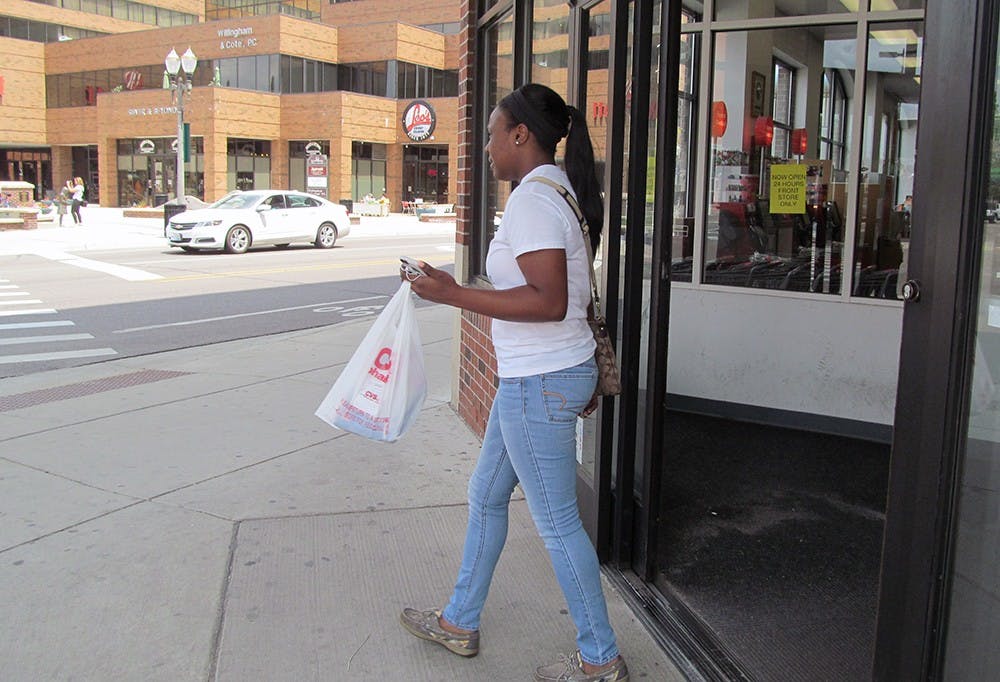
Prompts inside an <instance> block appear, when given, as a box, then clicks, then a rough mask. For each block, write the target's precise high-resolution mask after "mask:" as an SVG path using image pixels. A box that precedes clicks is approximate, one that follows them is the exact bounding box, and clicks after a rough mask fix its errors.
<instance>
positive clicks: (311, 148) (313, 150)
mask: <svg viewBox="0 0 1000 682" xmlns="http://www.w3.org/2000/svg"><path fill="white" fill-rule="evenodd" d="M322 153H323V145H321V144H320V143H319V142H310V143H309V144H307V145H306V154H307V155H308V156H312V155H314V154H322Z"/></svg>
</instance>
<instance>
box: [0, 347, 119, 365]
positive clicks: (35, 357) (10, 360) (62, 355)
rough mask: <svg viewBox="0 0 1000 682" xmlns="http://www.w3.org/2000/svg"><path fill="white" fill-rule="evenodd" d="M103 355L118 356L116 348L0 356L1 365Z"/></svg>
mask: <svg viewBox="0 0 1000 682" xmlns="http://www.w3.org/2000/svg"><path fill="white" fill-rule="evenodd" d="M101 355H118V351H116V350H115V349H114V348H91V349H90V350H68V351H59V352H55V353H27V354H25V355H0V365H12V364H14V363H16V362H45V361H46V360H69V359H73V358H93V357H98V356H101Z"/></svg>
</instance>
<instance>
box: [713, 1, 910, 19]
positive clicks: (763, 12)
mask: <svg viewBox="0 0 1000 682" xmlns="http://www.w3.org/2000/svg"><path fill="white" fill-rule="evenodd" d="M867 6H868V0H773V2H750V0H716V2H715V18H716V19H768V18H771V17H789V16H804V15H807V14H842V13H845V12H857V11H858V10H859V9H863V8H866V7H867ZM923 6H924V3H923V0H871V10H872V11H873V12H889V11H893V10H897V9H922V8H923Z"/></svg>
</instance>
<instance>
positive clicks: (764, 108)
mask: <svg viewBox="0 0 1000 682" xmlns="http://www.w3.org/2000/svg"><path fill="white" fill-rule="evenodd" d="M853 33H854V29H853V27H844V26H816V27H808V28H796V29H787V30H774V31H743V32H735V31H734V32H730V33H721V34H719V35H718V38H717V40H716V48H715V70H714V74H713V85H712V87H713V90H712V112H710V116H711V123H710V126H709V129H710V135H711V156H710V159H709V161H710V163H709V192H708V195H709V198H708V201H709V206H708V211H707V218H706V229H705V237H704V261H703V262H704V272H703V277H702V279H703V281H704V282H705V283H706V284H722V285H729V286H745V287H759V288H767V289H780V290H786V291H803V292H813V293H823V294H838V293H840V291H841V285H842V280H843V277H842V274H841V272H842V266H841V253H842V248H843V241H844V235H845V225H844V220H845V215H846V206H847V175H848V174H847V171H846V170H844V167H845V165H847V162H848V159H847V156H848V151H849V150H848V145H847V144H846V138H845V134H844V133H843V130H846V126H847V116H848V115H849V112H850V106H849V102H850V100H849V97H848V95H849V90H848V89H847V88H846V87H845V88H842V89H840V90H837V91H836V92H837V97H838V99H837V100H836V102H837V106H836V107H833V108H825V107H824V98H825V97H829V98H830V99H831V101H833V95H832V94H830V92H831V91H830V88H825V86H824V84H825V83H826V80H824V77H826V78H827V79H834V80H839V81H840V82H842V83H851V84H852V85H853V82H854V68H855V42H856V41H855V40H854V39H853V37H852V36H853ZM831 106H833V105H831ZM824 117H825V118H824ZM824 121H826V123H824ZM824 125H825V126H826V127H825V128H824ZM836 125H841V126H844V127H843V128H840V130H841V132H835V126H836ZM834 143H836V145H834ZM824 150H825V151H824ZM833 151H836V152H837V156H838V159H837V163H836V164H835V163H834V162H833V161H832V159H831V158H830V156H831V154H832V152H833ZM682 265H683V264H682Z"/></svg>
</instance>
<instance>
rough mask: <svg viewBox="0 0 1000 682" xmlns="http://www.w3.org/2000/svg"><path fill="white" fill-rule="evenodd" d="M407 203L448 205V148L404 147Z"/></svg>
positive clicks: (404, 191) (427, 146)
mask: <svg viewBox="0 0 1000 682" xmlns="http://www.w3.org/2000/svg"><path fill="white" fill-rule="evenodd" d="M403 201H415V202H419V203H428V204H444V203H448V147H447V146H441V145H412V144H410V145H405V146H404V147H403Z"/></svg>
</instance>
